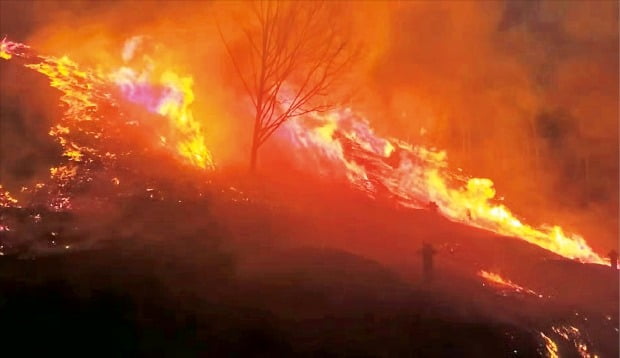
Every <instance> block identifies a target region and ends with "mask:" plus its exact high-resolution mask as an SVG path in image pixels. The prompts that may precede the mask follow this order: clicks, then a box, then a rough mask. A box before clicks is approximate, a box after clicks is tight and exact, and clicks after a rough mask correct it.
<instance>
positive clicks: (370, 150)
mask: <svg viewBox="0 0 620 358" xmlns="http://www.w3.org/2000/svg"><path fill="white" fill-rule="evenodd" d="M308 118H310V119H312V120H311V121H309V120H308ZM308 118H295V119H293V120H291V121H289V122H288V123H286V124H285V127H284V129H285V130H286V131H288V133H289V134H290V136H291V138H292V139H293V141H294V143H295V144H296V145H298V146H300V147H304V148H309V149H310V152H314V153H315V154H316V153H320V154H324V155H325V156H326V157H327V158H328V159H330V160H332V161H333V162H337V163H340V165H341V166H342V168H343V169H344V170H345V171H346V177H347V178H348V180H349V181H350V182H351V183H352V184H353V185H355V186H356V187H358V188H363V189H365V190H366V189H367V188H368V187H369V186H372V185H373V184H372V183H370V181H369V179H370V178H373V180H374V181H377V182H380V183H381V184H382V185H383V186H384V187H385V188H387V190H388V191H390V192H391V194H392V195H393V196H394V197H397V198H399V199H398V200H399V201H400V203H401V204H402V205H406V206H410V207H421V206H422V205H425V204H426V203H428V202H434V203H436V204H437V206H438V207H439V209H440V210H439V212H440V213H441V214H442V215H444V216H446V217H447V218H449V219H451V220H453V221H457V222H461V223H464V224H466V225H471V226H475V227H479V228H482V229H485V230H489V231H492V232H495V233H498V234H501V235H506V236H513V237H518V238H521V239H523V240H525V241H527V242H529V243H532V244H534V245H537V246H539V247H541V248H543V249H546V250H549V251H551V252H554V253H556V254H558V255H560V256H563V257H566V258H569V259H575V260H578V261H581V262H589V263H597V264H606V262H607V261H606V260H605V259H603V258H602V257H601V256H599V255H598V254H596V253H595V252H594V251H593V250H592V248H591V247H590V246H589V245H588V244H587V242H586V241H585V240H584V238H583V237H581V236H579V235H576V234H570V235H569V234H566V233H565V232H564V230H563V229H562V228H561V227H560V226H557V225H556V226H541V227H537V228H535V227H533V226H531V225H528V224H526V223H524V222H523V221H522V220H521V219H519V218H517V217H516V216H515V215H514V214H513V213H512V212H511V211H510V209H508V208H507V207H506V206H505V205H503V204H499V203H495V202H494V199H495V196H496V192H495V188H494V183H493V181H492V180H491V179H488V178H469V179H467V180H465V181H463V180H462V179H460V178H461V176H460V175H458V176H456V175H454V174H453V173H452V172H450V171H449V169H448V161H447V154H446V152H445V151H437V150H434V149H432V148H431V149H429V148H425V147H422V146H413V145H411V144H409V143H405V142H403V141H400V140H397V139H385V138H382V137H380V136H378V135H377V134H375V133H374V131H373V130H372V129H371V128H370V126H369V124H368V122H367V121H366V120H365V119H364V118H362V117H359V116H357V115H355V114H354V113H352V112H351V111H350V110H344V111H333V112H331V113H326V114H325V113H324V114H319V113H312V114H310V116H309V117H308ZM336 133H337V134H338V138H346V139H347V140H349V141H351V142H353V143H355V144H356V145H357V146H359V147H360V148H362V149H364V150H365V151H366V154H365V155H367V156H369V157H372V158H371V160H372V161H374V163H375V165H374V166H370V167H366V166H364V165H363V161H364V160H363V159H364V158H362V160H361V161H358V158H356V157H355V156H349V155H347V154H346V153H345V151H344V149H343V143H342V142H341V141H340V140H339V139H337V138H336ZM397 152H398V156H399V158H396V160H398V161H399V163H398V164H397V165H394V164H393V163H392V164H389V163H388V162H387V161H388V160H389V161H393V159H392V158H391V157H392V156H394V155H395V154H396V153H397ZM403 158H404V159H403ZM455 178H456V179H458V181H459V182H463V184H460V185H455V183H454V182H455V180H454V179H455ZM366 191H367V192H368V193H369V195H371V196H372V195H374V193H373V191H372V190H366Z"/></svg>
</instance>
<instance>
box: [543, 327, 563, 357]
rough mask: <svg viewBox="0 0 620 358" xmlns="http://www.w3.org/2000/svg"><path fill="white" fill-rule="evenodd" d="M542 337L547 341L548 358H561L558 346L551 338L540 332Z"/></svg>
mask: <svg viewBox="0 0 620 358" xmlns="http://www.w3.org/2000/svg"><path fill="white" fill-rule="evenodd" d="M540 336H541V337H542V338H543V340H544V341H545V349H546V351H547V358H559V357H560V356H559V355H558V345H557V344H556V343H555V342H554V341H553V340H552V339H551V338H549V337H547V335H545V334H544V333H542V332H540Z"/></svg>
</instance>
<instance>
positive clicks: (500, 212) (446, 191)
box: [0, 37, 605, 264]
mask: <svg viewBox="0 0 620 358" xmlns="http://www.w3.org/2000/svg"><path fill="white" fill-rule="evenodd" d="M140 39H141V38H140V37H137V38H133V39H131V40H129V41H128V42H127V44H126V46H125V52H124V53H123V57H124V60H126V61H129V59H131V57H132V56H133V52H134V51H135V48H136V46H138V45H139V43H140ZM0 46H1V52H0V53H1V54H2V58H4V59H11V58H13V57H16V58H18V59H19V60H21V61H23V62H25V63H24V65H25V66H26V67H28V68H31V69H33V70H36V71H38V72H40V73H42V74H44V75H46V76H48V77H49V78H50V81H51V82H50V85H51V86H53V87H55V88H58V89H59V90H60V91H62V92H63V96H62V97H61V101H62V102H63V103H64V105H65V106H66V109H65V113H64V117H63V118H62V119H61V121H60V123H59V124H57V125H56V126H55V127H53V128H52V129H51V130H50V135H51V136H54V137H56V138H57V141H58V143H60V145H61V146H62V147H63V156H64V157H66V158H67V159H68V162H67V164H66V165H62V166H59V167H54V168H51V169H50V173H51V179H52V181H53V183H54V184H53V185H55V188H53V189H51V190H50V189H48V190H50V191H49V193H50V194H51V196H50V198H48V201H49V202H50V205H51V206H52V207H53V208H54V209H55V210H63V209H70V195H71V193H70V192H67V191H66V190H64V191H63V188H68V187H72V186H75V185H79V183H80V182H88V181H90V180H92V174H91V171H92V170H93V167H96V166H100V167H102V168H104V170H105V168H106V167H108V166H110V165H111V163H112V162H115V161H116V160H117V159H118V158H117V157H118V156H128V155H136V154H134V153H133V152H132V150H135V149H134V148H131V147H129V146H131V145H132V144H135V143H131V142H128V141H127V137H128V135H127V133H131V131H132V127H140V128H149V129H152V130H150V131H147V132H146V133H148V134H149V135H150V136H151V137H150V138H147V139H146V140H148V141H150V143H149V144H150V146H151V147H156V146H161V147H164V148H167V149H169V150H171V151H172V152H173V153H174V154H175V155H176V156H178V157H179V159H180V160H181V161H186V162H187V163H188V164H190V165H193V166H196V167H198V168H202V169H205V168H207V167H208V168H213V159H212V158H211V154H210V153H209V151H208V149H207V148H206V147H205V143H204V140H203V137H202V132H201V131H202V129H201V127H200V125H199V124H198V123H197V122H196V121H195V120H194V118H193V116H192V112H191V109H190V108H189V106H190V104H191V103H192V101H193V100H194V98H193V93H192V90H191V78H189V77H188V78H182V77H179V76H178V75H176V74H174V73H172V72H163V73H162V74H161V77H159V78H152V76H153V75H152V73H151V71H153V67H154V63H153V61H154V60H152V59H150V58H149V61H150V62H151V63H150V66H149V67H148V68H147V69H144V70H143V72H138V71H136V70H133V69H131V68H129V67H122V68H120V69H117V70H114V71H113V72H111V73H110V74H109V75H105V74H102V73H95V72H94V71H83V70H80V69H79V67H78V65H77V64H75V63H73V62H72V61H71V60H70V59H69V58H67V57H62V58H54V57H45V56H38V55H35V54H32V53H30V49H29V47H28V46H27V45H24V44H19V43H14V42H11V41H9V40H7V39H3V40H2V43H1V45H0ZM119 100H128V101H130V102H133V103H136V104H138V105H140V106H143V107H144V108H145V109H146V110H148V111H150V112H154V113H156V114H158V115H159V116H160V117H162V118H161V119H157V120H159V121H161V122H160V123H159V124H156V123H144V122H142V123H141V122H140V117H139V116H138V117H136V118H135V119H134V118H130V117H128V116H127V115H126V114H125V113H123V112H122V111H121V110H119V105H118V101H119ZM166 122H167V123H166ZM166 128H167V130H166ZM121 131H123V133H122V134H121ZM133 131H134V132H137V131H136V130H135V129H134V130H133ZM283 133H284V134H283V135H282V136H283V137H284V139H285V140H288V141H289V142H290V143H291V144H292V145H294V146H295V147H297V150H298V151H300V152H301V154H300V155H299V158H300V159H299V160H300V162H301V163H300V165H302V167H311V166H310V165H308V164H305V161H314V163H312V165H316V164H318V165H319V167H320V168H323V169H321V170H322V171H323V172H324V174H327V175H336V176H337V175H342V176H343V177H344V178H346V179H348V180H349V182H350V183H351V184H352V186H353V187H355V188H357V189H360V190H362V191H364V192H365V193H367V194H368V195H370V196H371V197H377V196H385V197H387V198H389V199H391V200H393V201H394V202H395V203H396V204H398V205H403V206H406V207H413V208H423V207H426V206H428V205H437V206H438V211H439V213H441V214H442V215H445V216H446V217H448V218H450V219H452V220H455V221H457V222H461V223H464V224H466V225H472V226H476V227H480V228H483V229H487V230H490V231H493V232H496V233H499V234H502V235H507V236H515V237H519V238H521V239H523V240H525V241H528V242H530V243H533V244H535V245H538V246H540V247H542V248H544V249H547V250H549V251H552V252H554V253H556V254H559V255H560V256H564V257H566V258H570V259H576V260H579V261H582V262H589V263H598V264H604V263H605V261H604V259H603V258H601V257H600V256H599V255H597V254H596V253H595V252H593V251H592V249H591V248H590V247H589V246H588V244H587V243H586V241H585V240H584V239H583V238H582V237H580V236H578V235H566V234H564V231H563V230H562V228H561V227H559V226H549V227H543V228H540V229H537V228H534V227H532V226H530V225H527V224H524V223H523V222H522V221H521V220H519V219H518V218H516V217H515V215H514V214H512V213H511V212H510V210H509V209H508V208H507V207H506V206H505V205H503V204H500V203H495V202H494V199H495V190H494V188H493V182H492V181H491V180H490V179H484V178H467V177H466V176H464V175H456V174H455V173H454V172H452V171H450V170H449V168H448V163H447V160H446V153H445V152H441V151H436V150H433V149H427V148H425V147H422V146H413V145H411V144H409V143H405V142H403V141H400V140H396V139H384V138H382V137H379V136H377V135H376V134H375V133H374V131H373V130H372V128H370V127H369V124H368V122H367V121H366V120H365V119H364V118H362V117H359V116H357V115H355V114H354V113H352V111H351V110H350V109H346V110H342V111H335V112H330V113H327V114H325V115H319V114H318V113H311V114H309V115H308V116H307V117H299V118H295V119H294V120H291V121H289V122H288V123H287V124H286V125H285V127H284V129H283ZM144 134H145V131H142V134H141V135H142V136H144ZM120 137H123V139H124V140H125V143H124V144H123V145H124V146H126V147H125V148H123V149H121V150H119V147H115V146H116V145H117V144H118V143H119V139H120ZM142 140H145V139H144V138H143V139H142ZM112 143H114V144H112ZM78 172H79V174H78ZM116 180H118V179H116ZM72 182H75V183H72ZM48 187H49V185H48ZM39 189H40V188H39Z"/></svg>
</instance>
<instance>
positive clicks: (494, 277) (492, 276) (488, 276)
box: [478, 270, 542, 298]
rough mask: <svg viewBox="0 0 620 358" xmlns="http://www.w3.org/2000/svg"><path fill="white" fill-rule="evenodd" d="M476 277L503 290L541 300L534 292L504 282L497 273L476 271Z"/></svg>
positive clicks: (510, 282) (512, 283)
mask: <svg viewBox="0 0 620 358" xmlns="http://www.w3.org/2000/svg"><path fill="white" fill-rule="evenodd" d="M478 276H480V277H482V278H483V279H485V280H486V281H487V282H490V283H491V284H493V285H496V286H499V287H502V288H504V289H508V290H510V291H514V292H517V293H527V294H529V295H533V296H538V297H541V298H542V295H539V294H537V293H536V292H534V291H532V290H530V289H528V288H525V287H523V286H520V285H517V284H516V283H514V282H512V281H510V280H506V279H504V278H503V277H502V276H500V275H499V274H498V273H494V272H489V271H485V270H480V271H478Z"/></svg>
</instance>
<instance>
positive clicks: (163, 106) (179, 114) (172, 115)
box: [0, 38, 213, 169]
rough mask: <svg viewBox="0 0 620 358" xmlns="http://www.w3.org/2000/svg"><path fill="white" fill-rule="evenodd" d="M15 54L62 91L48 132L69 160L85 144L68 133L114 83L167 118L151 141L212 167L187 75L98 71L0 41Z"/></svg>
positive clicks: (79, 155) (0, 51) (107, 98)
mask: <svg viewBox="0 0 620 358" xmlns="http://www.w3.org/2000/svg"><path fill="white" fill-rule="evenodd" d="M14 56H17V57H21V58H23V59H25V60H26V61H27V63H26V64H25V66H26V67H28V68H31V69H33V70H36V71H38V72H40V73H42V74H44V75H46V76H47V77H48V78H49V79H50V85H51V86H52V87H55V88H57V89H59V90H60V91H61V92H63V96H62V97H61V101H62V102H63V103H64V104H65V105H66V111H65V113H64V118H63V122H64V123H62V125H57V126H56V127H54V128H52V130H51V131H50V135H52V136H55V137H56V138H58V141H59V142H60V144H61V146H62V147H63V151H64V155H65V156H66V157H68V158H69V159H70V160H72V161H81V160H83V155H84V151H85V150H87V148H86V147H81V146H79V145H78V144H77V143H76V142H74V141H70V140H68V139H67V137H68V135H69V133H70V132H71V131H72V130H75V128H73V127H75V125H76V123H78V122H83V121H91V120H95V119H97V118H95V117H96V116H95V113H96V112H97V109H98V105H99V103H101V102H103V103H114V101H113V99H112V94H111V92H112V86H118V88H119V89H120V90H121V92H122V94H123V95H124V96H125V97H126V99H127V100H129V101H131V102H134V103H138V104H140V105H142V106H144V107H145V108H146V109H147V110H149V111H151V112H153V113H157V114H159V115H161V116H163V117H164V118H166V119H167V120H168V122H169V123H170V126H169V127H170V130H169V131H167V132H166V133H168V135H169V136H170V137H169V138H165V137H162V136H157V137H156V138H154V140H155V141H156V142H159V143H161V144H163V145H164V146H166V147H167V146H169V145H171V146H173V147H172V149H173V150H174V151H175V152H176V153H177V155H179V156H180V157H182V158H184V160H186V161H187V162H189V163H190V164H192V165H194V166H196V167H199V168H203V169H205V168H209V169H212V168H213V158H212V156H211V153H210V152H209V150H208V149H207V147H206V145H205V143H204V137H203V134H202V128H201V126H200V124H199V122H198V121H196V120H195V119H194V117H193V114H192V111H191V108H190V107H191V104H192V103H193V101H194V93H193V90H192V86H193V80H192V78H191V77H182V76H179V75H177V74H176V73H174V72H173V71H169V70H167V71H164V72H163V73H162V75H161V76H160V77H159V78H157V80H154V79H153V78H151V77H150V76H146V75H144V73H143V74H142V75H141V76H138V75H136V74H137V71H135V70H133V69H131V68H129V67H122V68H120V69H114V70H112V71H110V72H109V74H104V73H102V71H86V70H82V69H80V68H79V66H78V65H77V64H76V63H75V62H73V61H72V60H71V59H70V58H68V57H67V56H63V57H60V58H57V57H53V56H38V55H34V54H32V53H30V52H29V47H28V46H26V45H23V44H20V43H15V42H11V41H8V40H7V39H6V38H4V39H2V41H0V57H1V58H4V59H11V58H13V57H14Z"/></svg>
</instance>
